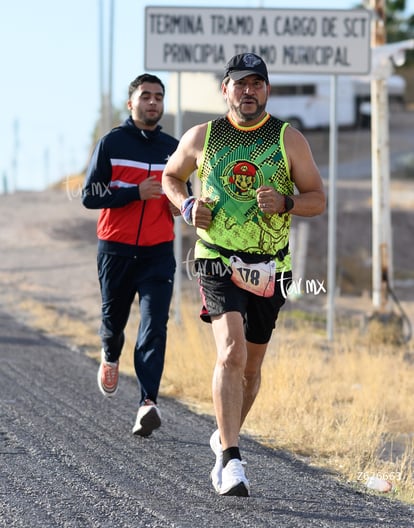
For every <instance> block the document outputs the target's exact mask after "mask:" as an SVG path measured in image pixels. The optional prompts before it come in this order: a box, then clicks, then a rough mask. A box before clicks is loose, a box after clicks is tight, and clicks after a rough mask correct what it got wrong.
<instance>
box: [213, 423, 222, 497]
mask: <svg viewBox="0 0 414 528" xmlns="http://www.w3.org/2000/svg"><path fill="white" fill-rule="evenodd" d="M210 447H211V450H212V451H213V453H214V454H215V455H216V463H215V464H214V467H213V469H212V470H211V473H210V477H211V480H212V482H213V486H214V489H215V490H216V491H217V493H220V488H221V472H222V471H223V448H222V447H221V443H220V432H219V430H218V429H216V430H215V431H214V433H213V434H212V435H211V436H210Z"/></svg>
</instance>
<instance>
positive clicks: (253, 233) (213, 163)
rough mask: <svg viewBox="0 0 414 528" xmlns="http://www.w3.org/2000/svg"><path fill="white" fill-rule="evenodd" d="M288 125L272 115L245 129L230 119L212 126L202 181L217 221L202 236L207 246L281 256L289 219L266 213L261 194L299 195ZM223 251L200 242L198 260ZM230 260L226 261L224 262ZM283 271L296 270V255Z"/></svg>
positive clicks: (282, 264) (281, 264)
mask: <svg viewBox="0 0 414 528" xmlns="http://www.w3.org/2000/svg"><path fill="white" fill-rule="evenodd" d="M287 126H288V123H285V122H283V121H280V120H279V119H277V118H275V117H273V116H271V115H269V114H266V116H265V117H264V119H263V120H262V121H261V122H260V123H258V124H257V125H255V126H252V127H239V126H238V125H236V124H234V123H231V122H230V121H229V119H228V118H227V117H221V118H218V119H215V120H214V121H210V122H209V123H208V126H207V133H206V139H205V142H204V149H203V159H202V163H201V164H200V167H199V168H198V172H197V176H198V177H199V179H200V182H201V196H202V197H203V198H209V199H210V200H211V210H212V213H213V221H212V223H211V225H210V227H209V228H208V229H207V230H204V229H197V234H198V235H199V237H200V238H201V239H202V240H205V241H206V242H207V243H210V244H214V245H218V246H221V247H224V248H227V249H231V250H234V251H242V252H245V253H255V254H267V255H275V254H276V253H277V252H278V251H279V250H282V249H284V248H285V247H286V246H287V244H288V242H289V228H290V220H291V217H290V215H289V214H282V215H278V214H274V215H269V214H264V213H262V211H261V210H260V209H259V207H258V204H257V200H256V189H258V188H259V187H260V186H262V185H267V186H273V187H274V188H275V189H276V190H277V191H278V192H279V193H281V194H288V195H293V192H294V185H293V181H292V179H291V175H290V171H289V164H288V160H287V156H286V151H285V147H284V143H283V132H284V130H285V128H286V127H287ZM217 256H219V255H218V252H216V251H215V250H213V249H211V248H207V247H206V246H204V245H203V244H202V243H201V241H197V243H196V248H195V257H196V258H216V257H217ZM224 260H225V261H226V259H224ZM275 260H276V264H277V270H278V271H281V270H282V269H283V270H285V271H288V270H290V269H291V262H290V254H288V255H287V256H286V257H285V259H284V261H283V262H280V261H279V260H278V259H275Z"/></svg>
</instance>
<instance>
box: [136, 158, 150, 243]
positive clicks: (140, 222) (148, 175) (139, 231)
mask: <svg viewBox="0 0 414 528" xmlns="http://www.w3.org/2000/svg"><path fill="white" fill-rule="evenodd" d="M150 176H151V163H149V164H148V174H147V178H149V177H150ZM146 205H147V200H144V203H143V204H142V210H141V217H140V219H139V222H138V232H137V238H136V241H135V245H136V246H138V242H139V237H140V235H141V229H142V224H143V223H144V212H145V206H146Z"/></svg>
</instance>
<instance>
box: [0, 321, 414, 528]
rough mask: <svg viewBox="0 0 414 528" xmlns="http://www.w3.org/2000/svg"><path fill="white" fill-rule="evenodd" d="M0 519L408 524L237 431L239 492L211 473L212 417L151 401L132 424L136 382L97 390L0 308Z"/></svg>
mask: <svg viewBox="0 0 414 528" xmlns="http://www.w3.org/2000/svg"><path fill="white" fill-rule="evenodd" d="M0 351H1V357H0V526H1V527H2V528H3V527H7V528H9V527H22V528H23V527H24V528H36V527H42V528H48V527H65V528H69V527H74V528H83V527H108V528H122V527H148V528H155V527H157V528H158V527H159V528H169V527H171V528H172V527H174V528H187V527H188V528H190V527H191V528H204V527H206V528H207V527H208V528H210V527H214V528H221V527H223V528H224V527H226V528H232V527H243V528H248V527H251V528H261V527H263V528H269V527H283V528H289V527H292V528H293V527H294V528H305V527H327V528H328V527H329V528H336V527H338V528H339V527H346V528H353V527H370V528H371V527H372V528H374V527H375V528H377V527H380V526H390V527H391V526H392V527H393V528H404V527H409V526H414V521H413V513H414V511H413V508H410V507H408V506H404V505H401V504H399V503H395V502H391V501H389V500H388V499H386V498H384V497H378V496H376V495H372V494H366V493H361V492H360V491H357V490H355V489H352V488H350V487H347V486H346V485H344V484H341V483H339V482H338V481H337V480H336V479H335V478H334V477H333V476H332V475H329V474H326V473H325V472H322V471H320V470H317V469H312V468H309V467H307V466H306V465H305V464H303V463H302V462H300V461H297V460H294V459H293V458H291V457H290V456H289V455H287V454H285V453H282V452H275V451H272V450H270V449H267V448H265V447H263V446H260V445H259V444H257V443H256V442H254V441H252V440H251V439H249V438H246V437H242V440H241V446H242V452H243V454H244V458H245V460H246V462H247V469H246V471H247V475H248V477H249V479H250V482H251V488H252V496H251V497H249V498H236V497H219V496H217V495H216V494H215V492H214V490H213V488H212V486H211V484H210V481H209V471H210V469H211V467H212V465H213V462H214V459H213V455H212V453H211V451H210V448H209V445H208V441H209V436H210V434H211V432H212V430H213V427H214V424H213V422H212V419H211V418H210V417H206V416H200V415H196V414H193V413H192V412H190V411H188V410H187V409H186V408H185V407H184V406H183V405H181V404H180V403H178V402H176V401H173V400H169V399H165V398H164V399H161V400H160V408H161V409H162V414H163V426H162V427H161V429H159V430H158V431H156V432H155V433H154V434H153V435H152V437H150V438H147V439H143V438H137V437H134V436H133V435H132V434H131V427H132V422H133V419H134V414H135V411H136V408H135V404H136V401H135V400H136V397H137V387H136V385H135V381H134V380H133V379H131V378H128V377H125V376H122V377H121V384H120V390H119V392H118V394H117V396H116V397H115V398H113V399H112V400H107V399H105V398H104V397H103V396H101V394H100V392H99V391H98V388H97V385H96V371H97V365H96V363H95V362H94V361H93V360H92V359H89V358H88V357H86V356H85V355H83V354H81V353H79V352H77V351H76V350H73V349H71V348H69V347H68V346H66V345H65V344H64V343H60V342H57V341H55V340H53V339H51V338H48V337H47V336H44V335H42V334H40V333H38V332H37V331H34V330H32V329H29V328H28V327H25V326H23V324H21V323H19V322H17V321H16V320H14V319H12V318H11V317H10V316H8V315H5V314H4V313H1V312H0Z"/></svg>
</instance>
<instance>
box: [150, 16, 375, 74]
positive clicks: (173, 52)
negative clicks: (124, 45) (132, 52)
mask: <svg viewBox="0 0 414 528" xmlns="http://www.w3.org/2000/svg"><path fill="white" fill-rule="evenodd" d="M145 17H146V22H145V67H146V69H148V70H156V71H198V72H201V71H204V72H207V71H209V72H215V71H217V72H222V71H223V69H224V65H225V64H226V62H227V61H228V60H229V59H230V58H231V57H232V56H233V55H236V54H238V53H245V52H251V53H256V54H258V55H260V56H261V57H262V58H263V59H264V60H265V62H266V63H267V66H268V69H269V72H272V73H299V72H300V73H327V74H336V73H337V74H347V73H349V74H364V73H368V72H369V69H370V13H369V12H368V11H366V10H362V9H355V10H354V9H350V10H330V11H326V10H314V9H312V10H310V9H308V10H304V9H293V10H285V9H235V8H233V9H227V8H204V7H200V8H192V7H168V6H164V7H161V6H152V7H147V8H146V10H145Z"/></svg>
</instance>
